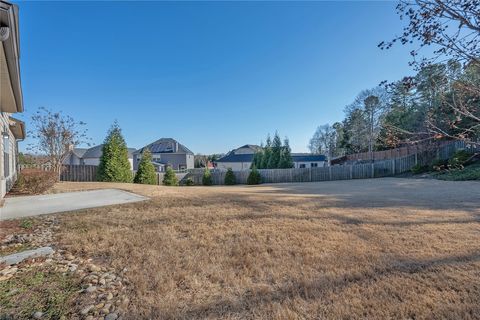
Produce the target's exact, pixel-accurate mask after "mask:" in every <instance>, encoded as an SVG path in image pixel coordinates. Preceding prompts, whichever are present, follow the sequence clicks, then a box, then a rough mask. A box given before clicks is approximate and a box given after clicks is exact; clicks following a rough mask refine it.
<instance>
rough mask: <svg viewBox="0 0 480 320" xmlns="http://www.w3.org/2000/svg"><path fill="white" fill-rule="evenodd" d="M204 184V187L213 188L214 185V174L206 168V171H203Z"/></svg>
mask: <svg viewBox="0 0 480 320" xmlns="http://www.w3.org/2000/svg"><path fill="white" fill-rule="evenodd" d="M202 184H203V185H204V186H211V185H212V184H213V178H212V173H211V172H210V169H208V168H205V171H203V177H202Z"/></svg>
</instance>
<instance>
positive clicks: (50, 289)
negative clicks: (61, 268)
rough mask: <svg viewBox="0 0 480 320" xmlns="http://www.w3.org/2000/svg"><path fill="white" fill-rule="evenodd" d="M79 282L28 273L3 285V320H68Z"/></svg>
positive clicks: (0, 299) (0, 304)
mask: <svg viewBox="0 0 480 320" xmlns="http://www.w3.org/2000/svg"><path fill="white" fill-rule="evenodd" d="M78 290H80V283H79V280H77V279H75V278H74V277H73V276H72V275H69V274H62V273H59V272H53V271H48V270H38V269H37V270H29V271H26V272H24V273H22V274H21V275H16V276H14V277H13V278H11V279H9V280H5V281H2V282H0V319H1V320H4V319H31V318H32V315H33V313H34V312H37V311H40V312H43V317H42V319H68V310H69V309H70V310H71V306H72V304H73V300H74V296H75V293H76V291H78Z"/></svg>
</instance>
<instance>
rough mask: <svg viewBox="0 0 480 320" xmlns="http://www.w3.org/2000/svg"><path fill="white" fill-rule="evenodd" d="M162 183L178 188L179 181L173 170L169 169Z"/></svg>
mask: <svg viewBox="0 0 480 320" xmlns="http://www.w3.org/2000/svg"><path fill="white" fill-rule="evenodd" d="M162 182H163V184H164V185H165V186H178V179H177V176H176V175H175V171H173V169H172V168H170V167H168V168H167V170H166V171H165V175H164V176H163V181H162Z"/></svg>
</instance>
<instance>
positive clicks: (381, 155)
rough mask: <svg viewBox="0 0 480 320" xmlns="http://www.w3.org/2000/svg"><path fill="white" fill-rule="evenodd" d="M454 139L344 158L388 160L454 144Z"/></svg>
mask: <svg viewBox="0 0 480 320" xmlns="http://www.w3.org/2000/svg"><path fill="white" fill-rule="evenodd" d="M455 143H456V141H440V142H430V143H423V144H414V145H407V146H405V147H400V148H395V149H389V150H383V151H374V152H372V153H370V152H359V153H354V154H347V155H345V158H346V160H347V161H359V160H364V161H369V160H372V159H373V160H375V161H378V160H390V159H397V158H402V157H406V156H409V155H412V154H419V153H423V152H426V151H428V150H434V149H440V148H443V147H445V146H448V145H454V144H455Z"/></svg>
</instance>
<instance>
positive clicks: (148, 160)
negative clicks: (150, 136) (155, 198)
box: [133, 149, 157, 184]
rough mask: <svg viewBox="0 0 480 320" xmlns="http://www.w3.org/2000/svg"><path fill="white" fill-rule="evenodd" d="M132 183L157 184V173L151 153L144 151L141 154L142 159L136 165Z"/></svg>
mask: <svg viewBox="0 0 480 320" xmlns="http://www.w3.org/2000/svg"><path fill="white" fill-rule="evenodd" d="M133 182H134V183H141V184H157V173H156V172H155V167H154V166H153V163H152V153H151V152H150V150H148V149H145V150H144V151H143V152H142V159H141V160H140V163H139V164H138V170H137V173H136V174H135V178H134V179H133Z"/></svg>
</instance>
